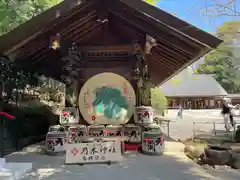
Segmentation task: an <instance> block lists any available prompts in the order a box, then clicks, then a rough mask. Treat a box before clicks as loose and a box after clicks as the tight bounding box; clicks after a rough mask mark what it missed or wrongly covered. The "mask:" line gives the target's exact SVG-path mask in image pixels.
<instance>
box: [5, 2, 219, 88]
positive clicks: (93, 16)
mask: <svg viewBox="0 0 240 180" xmlns="http://www.w3.org/2000/svg"><path fill="white" fill-rule="evenodd" d="M221 42H222V41H221V40H219V39H217V38H216V37H214V36H212V35H211V34H208V33H206V32H204V31H202V30H200V29H198V28H196V27H194V26H192V25H190V24H188V23H186V22H184V21H182V20H180V19H178V18H176V17H174V16H172V15H170V14H168V13H166V12H164V11H162V10H160V9H158V8H156V7H153V6H151V5H149V4H147V3H145V2H143V1H141V0H82V1H79V0H68V1H66V0H65V1H63V2H62V3H60V4H59V5H56V6H55V7H53V8H51V9H49V10H47V11H45V12H44V13H42V14H40V15H38V16H36V17H34V18H33V19H31V20H30V21H28V22H26V23H25V24H23V25H21V26H19V27H17V28H16V29H14V30H13V31H11V32H10V33H8V34H6V35H4V36H2V37H0V53H1V54H4V55H6V56H9V57H10V58H11V59H14V60H15V62H16V63H17V64H19V66H21V67H23V68H26V69H30V70H32V71H38V72H41V73H43V74H45V75H46V76H49V77H52V78H55V79H57V80H63V81H68V80H69V79H70V81H71V79H74V78H75V79H77V81H78V89H79V87H81V85H82V84H83V83H84V82H85V81H86V80H87V79H88V78H90V77H91V76H93V75H95V74H97V73H100V72H107V71H111V72H115V73H117V74H120V75H122V76H124V77H125V78H127V79H128V80H129V81H130V82H133V85H134V86H136V83H134V78H133V77H135V75H136V69H137V68H138V67H137V66H139V62H142V63H143V64H145V65H147V67H148V72H149V74H150V75H149V78H150V80H151V82H153V83H154V84H160V83H163V82H164V81H166V80H168V79H169V78H170V77H171V76H173V75H174V74H175V73H177V72H179V71H180V70H182V69H184V68H185V67H187V66H188V65H189V64H191V63H192V62H194V61H195V60H197V59H199V58H200V57H201V56H203V55H204V54H206V53H207V52H209V51H210V50H212V49H213V48H216V47H217V46H218V45H219V44H220V43H221ZM53 45H54V47H53ZM143 64H141V67H143ZM132 73H133V74H132ZM79 80H80V81H81V82H80V83H79Z"/></svg>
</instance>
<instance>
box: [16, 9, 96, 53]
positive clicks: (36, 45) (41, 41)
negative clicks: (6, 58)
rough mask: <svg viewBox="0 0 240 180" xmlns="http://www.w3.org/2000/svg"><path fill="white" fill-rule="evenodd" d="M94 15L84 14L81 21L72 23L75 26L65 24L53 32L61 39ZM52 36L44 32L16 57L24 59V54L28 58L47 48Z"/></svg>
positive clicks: (90, 19)
mask: <svg viewBox="0 0 240 180" xmlns="http://www.w3.org/2000/svg"><path fill="white" fill-rule="evenodd" d="M84 12H85V11H84ZM94 13H95V12H94V11H92V12H89V13H88V14H87V15H86V14H85V16H84V17H83V18H81V19H80V20H81V21H79V23H74V24H75V26H73V25H72V24H70V25H69V24H65V26H63V27H58V28H59V29H55V31H56V32H59V33H60V35H61V37H63V38H64V36H66V35H68V34H70V33H71V31H72V30H73V29H76V28H78V27H81V26H84V25H85V23H88V22H89V21H92V20H94V19H95V18H96V14H94ZM72 21H73V20H72ZM73 22H74V21H73ZM66 27H67V28H66ZM52 35H55V34H53V33H51V32H45V34H44V36H43V35H42V36H39V37H37V38H36V39H35V40H34V41H33V42H32V43H29V45H28V46H25V47H24V49H25V50H21V51H22V52H21V53H20V54H19V55H18V57H24V56H23V55H24V54H26V55H27V56H29V55H31V54H33V53H35V52H37V51H38V50H39V49H41V48H43V46H46V44H48V45H47V46H49V42H50V37H51V36H52ZM29 49H30V50H29Z"/></svg>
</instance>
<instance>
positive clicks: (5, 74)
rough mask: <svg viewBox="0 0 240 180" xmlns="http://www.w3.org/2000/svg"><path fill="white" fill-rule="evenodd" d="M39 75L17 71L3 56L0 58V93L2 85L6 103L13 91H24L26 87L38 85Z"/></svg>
mask: <svg viewBox="0 0 240 180" xmlns="http://www.w3.org/2000/svg"><path fill="white" fill-rule="evenodd" d="M38 77H39V75H38V74H37V73H35V72H28V71H23V70H22V69H19V68H18V67H16V66H15V65H14V63H13V62H12V61H11V60H10V59H8V58H7V57H5V56H1V57H0V86H1V88H0V89H1V90H0V93H1V94H2V87H3V85H4V87H5V92H6V93H7V96H6V97H5V100H6V101H7V102H8V101H9V100H10V99H11V97H12V93H13V90H14V89H15V90H20V89H24V88H25V87H26V85H30V86H36V85H38V83H39V81H38V79H39V78H38Z"/></svg>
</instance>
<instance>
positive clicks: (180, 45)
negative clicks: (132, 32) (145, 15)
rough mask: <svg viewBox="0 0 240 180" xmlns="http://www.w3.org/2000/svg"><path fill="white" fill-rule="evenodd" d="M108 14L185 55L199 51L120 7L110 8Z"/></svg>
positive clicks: (166, 30)
mask: <svg viewBox="0 0 240 180" xmlns="http://www.w3.org/2000/svg"><path fill="white" fill-rule="evenodd" d="M110 12H111V13H113V14H115V15H117V16H119V18H122V19H124V20H125V21H127V22H129V23H131V24H132V25H134V26H136V27H137V28H139V29H141V30H143V31H145V32H146V33H147V34H149V35H151V36H152V37H154V38H156V39H158V40H159V41H163V42H165V43H169V44H171V45H172V46H174V47H175V48H177V49H181V50H182V51H184V52H186V53H187V54H192V55H194V54H198V53H199V52H200V50H199V49H198V48H196V47H194V46H192V45H190V44H188V43H186V42H184V41H182V40H180V39H179V37H177V36H174V35H173V33H172V31H170V30H169V29H163V28H162V29H158V28H156V27H154V26H153V25H152V24H150V23H148V22H147V21H146V20H144V19H140V18H139V17H136V16H134V15H133V14H131V13H129V12H128V11H126V10H124V8H123V7H122V6H121V5H120V6H118V7H116V6H111V9H110Z"/></svg>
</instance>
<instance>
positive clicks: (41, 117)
mask: <svg viewBox="0 0 240 180" xmlns="http://www.w3.org/2000/svg"><path fill="white" fill-rule="evenodd" d="M2 109H3V111H4V112H7V113H9V114H12V115H13V116H15V119H14V120H11V121H10V120H6V121H5V122H6V127H7V130H8V132H9V133H10V135H11V136H12V137H13V138H26V137H29V136H39V135H45V133H46V132H47V131H48V127H49V122H50V121H51V118H52V117H53V116H54V115H53V113H52V112H51V109H50V108H49V107H47V106H44V105H40V104H36V105H34V104H31V105H30V104H29V105H28V106H25V107H21V108H18V107H16V106H12V105H10V104H5V105H4V106H3V107H2Z"/></svg>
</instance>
